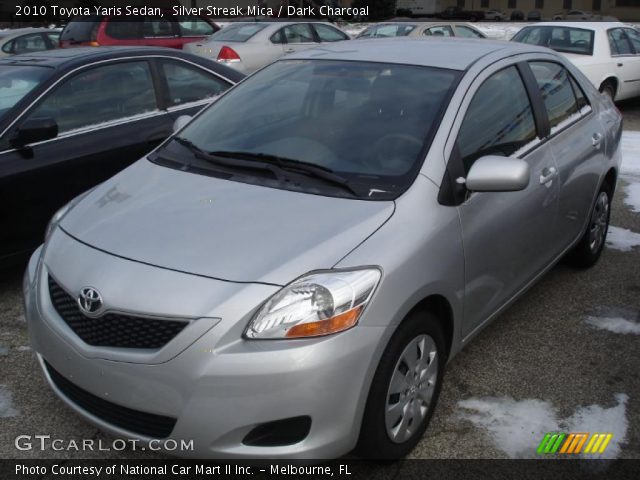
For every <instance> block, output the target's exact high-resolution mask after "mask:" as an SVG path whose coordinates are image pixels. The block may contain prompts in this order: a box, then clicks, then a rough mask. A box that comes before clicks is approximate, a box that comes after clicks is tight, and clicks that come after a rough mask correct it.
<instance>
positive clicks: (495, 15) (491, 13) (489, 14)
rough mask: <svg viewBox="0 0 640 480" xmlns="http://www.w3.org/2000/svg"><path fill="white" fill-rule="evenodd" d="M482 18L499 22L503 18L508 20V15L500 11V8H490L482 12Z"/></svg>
mask: <svg viewBox="0 0 640 480" xmlns="http://www.w3.org/2000/svg"><path fill="white" fill-rule="evenodd" d="M484 19H485V20H490V21H492V22H501V21H503V20H508V19H509V16H508V15H507V14H506V13H502V12H501V11H500V10H494V9H492V10H487V11H486V12H484Z"/></svg>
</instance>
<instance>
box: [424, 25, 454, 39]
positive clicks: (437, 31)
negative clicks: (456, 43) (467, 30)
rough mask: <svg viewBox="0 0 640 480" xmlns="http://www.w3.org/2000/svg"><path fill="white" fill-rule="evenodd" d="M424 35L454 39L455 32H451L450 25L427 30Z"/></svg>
mask: <svg viewBox="0 0 640 480" xmlns="http://www.w3.org/2000/svg"><path fill="white" fill-rule="evenodd" d="M424 33H425V35H433V36H434V37H453V30H451V27H450V26H448V25H441V26H439V27H431V28H427V29H426V30H425V31H424Z"/></svg>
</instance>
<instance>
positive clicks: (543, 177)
mask: <svg viewBox="0 0 640 480" xmlns="http://www.w3.org/2000/svg"><path fill="white" fill-rule="evenodd" d="M556 175H558V169H557V168H556V167H546V168H544V169H542V173H541V174H540V184H541V185H546V186H547V187H550V186H551V183H550V182H551V180H553V179H554V178H555V177H556Z"/></svg>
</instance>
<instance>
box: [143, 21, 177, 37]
mask: <svg viewBox="0 0 640 480" xmlns="http://www.w3.org/2000/svg"><path fill="white" fill-rule="evenodd" d="M142 34H143V35H144V37H145V38H170V37H175V32H174V31H173V23H172V22H171V20H169V19H168V18H164V17H147V18H145V20H144V23H143V24H142Z"/></svg>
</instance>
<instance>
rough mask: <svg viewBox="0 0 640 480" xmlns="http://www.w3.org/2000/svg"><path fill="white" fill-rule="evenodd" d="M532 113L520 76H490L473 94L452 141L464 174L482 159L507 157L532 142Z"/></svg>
mask: <svg viewBox="0 0 640 480" xmlns="http://www.w3.org/2000/svg"><path fill="white" fill-rule="evenodd" d="M536 136H537V135H536V127H535V121H534V118H533V110H532V108H531V104H530V102H529V97H528V96H527V91H526V90H525V87H524V84H523V83H522V79H521V78H520V73H519V72H518V70H517V69H516V67H508V68H505V69H504V70H500V71H499V72H496V73H494V74H493V75H492V76H491V77H489V78H488V79H487V80H485V82H484V83H483V84H482V86H481V87H480V88H479V89H478V91H477V92H476V93H475V95H474V97H473V99H472V100H471V103H470V105H469V108H468V110H467V113H466V115H465V117H464V120H463V122H462V126H461V127H460V132H459V133H458V138H457V140H456V143H457V146H458V149H459V151H460V156H461V158H462V162H463V164H464V169H465V173H468V172H469V169H470V168H471V165H473V163H474V162H475V161H476V160H477V159H478V158H480V157H482V156H485V155H502V156H511V155H514V154H516V153H517V152H518V151H519V150H521V149H522V148H523V147H525V146H526V145H527V144H529V143H531V142H532V141H534V140H535V139H536Z"/></svg>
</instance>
